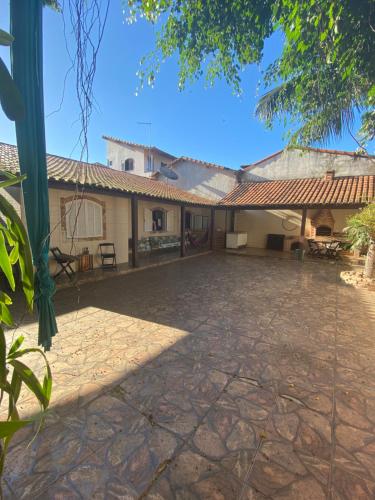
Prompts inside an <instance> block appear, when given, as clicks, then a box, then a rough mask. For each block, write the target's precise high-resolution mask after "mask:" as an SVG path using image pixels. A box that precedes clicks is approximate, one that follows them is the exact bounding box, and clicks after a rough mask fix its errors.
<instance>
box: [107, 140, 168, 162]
mask: <svg viewBox="0 0 375 500" xmlns="http://www.w3.org/2000/svg"><path fill="white" fill-rule="evenodd" d="M102 137H103V139H105V140H106V141H112V142H116V143H117V144H125V146H130V147H134V148H140V149H148V150H150V151H152V152H153V153H159V154H160V155H163V156H168V157H169V158H170V159H171V160H174V159H175V158H176V157H175V156H174V155H171V154H170V153H167V152H166V151H163V150H162V149H159V148H157V147H156V146H145V145H144V144H138V143H137V142H130V141H124V140H123V139H118V138H117V137H112V136H110V135H103V136H102Z"/></svg>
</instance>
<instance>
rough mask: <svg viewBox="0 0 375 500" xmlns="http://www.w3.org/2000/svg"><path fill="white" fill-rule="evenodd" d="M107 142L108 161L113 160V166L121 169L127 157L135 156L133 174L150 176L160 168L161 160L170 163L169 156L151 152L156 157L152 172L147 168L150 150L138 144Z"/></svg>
mask: <svg viewBox="0 0 375 500" xmlns="http://www.w3.org/2000/svg"><path fill="white" fill-rule="evenodd" d="M106 143H107V161H111V162H112V165H111V168H114V169H115V170H121V163H122V162H124V161H125V160H126V159H127V158H133V160H134V170H131V171H129V173H131V174H135V175H141V176H142V177H150V176H151V175H152V173H153V172H157V171H159V169H160V165H161V162H163V163H170V161H171V159H170V157H169V156H163V155H161V154H159V153H153V152H151V154H152V156H153V159H154V170H153V171H151V172H148V171H146V169H147V157H148V150H147V149H146V150H145V149H143V148H141V147H137V146H128V145H126V144H119V143H117V142H113V141H109V140H107V141H106Z"/></svg>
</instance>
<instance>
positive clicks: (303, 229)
mask: <svg viewBox="0 0 375 500" xmlns="http://www.w3.org/2000/svg"><path fill="white" fill-rule="evenodd" d="M306 215H307V208H303V209H302V220H301V233H300V234H301V237H302V238H304V237H305V229H306Z"/></svg>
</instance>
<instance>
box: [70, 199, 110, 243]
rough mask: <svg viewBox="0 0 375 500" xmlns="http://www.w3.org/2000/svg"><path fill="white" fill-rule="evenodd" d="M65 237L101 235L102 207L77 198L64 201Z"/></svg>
mask: <svg viewBox="0 0 375 500" xmlns="http://www.w3.org/2000/svg"><path fill="white" fill-rule="evenodd" d="M65 213H66V219H65V220H66V236H67V238H89V237H93V238H95V237H101V236H103V208H102V206H101V205H99V203H95V202H93V201H90V200H85V199H77V200H73V201H71V202H68V203H66V205H65Z"/></svg>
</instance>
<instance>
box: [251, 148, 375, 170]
mask: <svg viewBox="0 0 375 500" xmlns="http://www.w3.org/2000/svg"><path fill="white" fill-rule="evenodd" d="M288 149H299V150H301V151H314V152H315V153H328V154H331V155H336V156H351V157H353V158H375V156H373V155H366V154H362V153H356V152H354V151H341V150H339V149H322V148H312V147H309V146H293V147H289V148H285V150H288ZM285 150H284V149H280V151H276V153H273V154H271V155H268V156H266V157H265V158H262V159H261V160H257V161H255V162H254V163H250V164H249V165H241V168H242V169H243V170H251V169H252V168H253V167H255V166H256V165H259V164H260V163H263V162H264V161H266V160H270V159H271V158H274V157H275V156H278V155H280V154H281V153H283V152H284V151H285Z"/></svg>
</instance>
